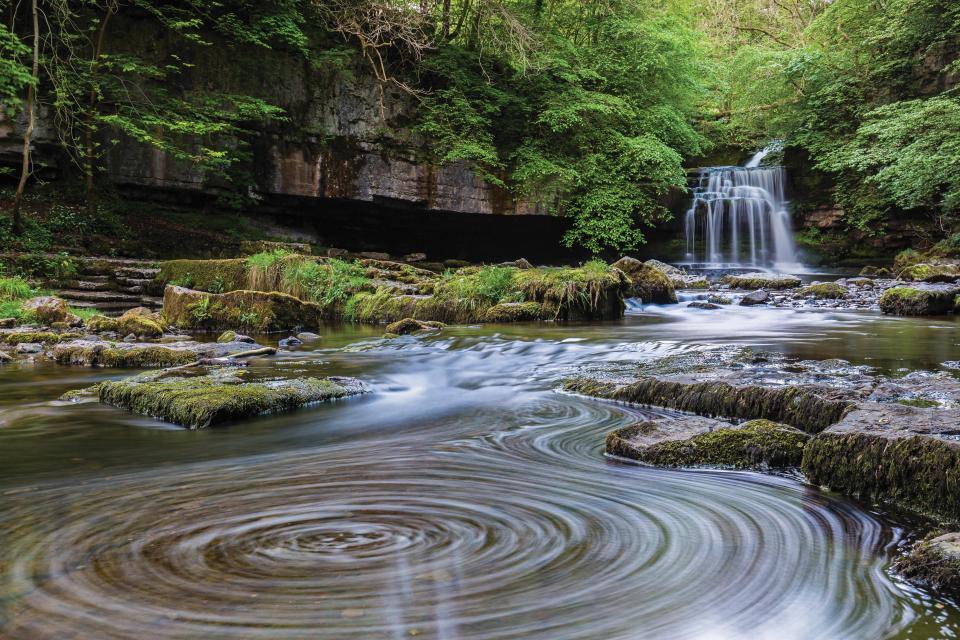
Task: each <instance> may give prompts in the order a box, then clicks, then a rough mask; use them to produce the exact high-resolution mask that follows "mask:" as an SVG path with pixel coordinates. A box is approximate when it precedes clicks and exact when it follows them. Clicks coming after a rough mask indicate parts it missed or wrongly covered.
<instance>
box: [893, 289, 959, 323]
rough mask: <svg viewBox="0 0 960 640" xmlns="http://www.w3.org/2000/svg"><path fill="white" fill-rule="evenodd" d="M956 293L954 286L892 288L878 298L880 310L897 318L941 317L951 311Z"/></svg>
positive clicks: (957, 290) (957, 291)
mask: <svg viewBox="0 0 960 640" xmlns="http://www.w3.org/2000/svg"><path fill="white" fill-rule="evenodd" d="M958 293H960V287H957V286H956V285H935V284H918V285H915V286H912V287H892V288H890V289H887V290H886V291H884V292H883V294H882V295H881V296H880V310H881V311H883V312H884V313H887V314H890V315H897V316H935V315H943V314H946V313H948V312H950V311H952V310H953V308H954V306H955V298H956V296H957V294H958Z"/></svg>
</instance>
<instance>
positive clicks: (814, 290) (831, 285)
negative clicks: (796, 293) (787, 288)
mask: <svg viewBox="0 0 960 640" xmlns="http://www.w3.org/2000/svg"><path fill="white" fill-rule="evenodd" d="M800 295H803V296H813V297H814V298H817V299H818V300H840V299H843V298H846V297H847V290H846V288H845V287H842V286H840V285H839V284H837V283H836V282H818V283H816V284H811V285H808V286H806V287H804V288H803V289H802V290H801V291H800Z"/></svg>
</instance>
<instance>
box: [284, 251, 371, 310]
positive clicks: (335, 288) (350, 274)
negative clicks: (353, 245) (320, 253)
mask: <svg viewBox="0 0 960 640" xmlns="http://www.w3.org/2000/svg"><path fill="white" fill-rule="evenodd" d="M281 282H282V285H283V291H284V292H286V293H290V294H291V295H294V296H297V297H298V298H300V299H302V300H308V301H310V302H316V303H317V304H320V305H321V306H324V307H329V306H332V305H338V304H342V303H344V302H346V300H347V299H348V298H349V297H350V296H351V295H353V294H354V293H356V292H357V291H360V290H361V289H362V288H364V287H365V286H366V285H367V282H368V279H367V277H366V275H365V274H364V269H363V267H362V266H361V265H360V264H359V263H357V262H347V261H345V260H339V259H336V258H331V259H329V260H327V261H325V262H317V261H316V260H302V261H297V262H292V263H289V264H287V265H286V266H285V268H284V271H283V276H282V280H281Z"/></svg>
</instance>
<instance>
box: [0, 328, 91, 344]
mask: <svg viewBox="0 0 960 640" xmlns="http://www.w3.org/2000/svg"><path fill="white" fill-rule="evenodd" d="M0 335H2V336H3V341H4V342H5V343H7V344H20V343H22V342H23V343H26V342H40V343H54V342H60V341H63V340H75V339H76V338H79V337H80V334H79V333H54V332H52V331H14V332H12V333H6V334H0Z"/></svg>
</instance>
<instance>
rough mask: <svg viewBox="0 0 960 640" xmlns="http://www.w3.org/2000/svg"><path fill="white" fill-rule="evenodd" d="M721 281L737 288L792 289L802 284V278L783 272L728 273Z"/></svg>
mask: <svg viewBox="0 0 960 640" xmlns="http://www.w3.org/2000/svg"><path fill="white" fill-rule="evenodd" d="M720 282H721V283H723V284H726V285H729V286H731V287H733V288H735V289H792V288H794V287H799V286H800V278H797V277H795V276H789V275H783V274H762V273H748V274H744V275H727V276H723V278H721V279H720Z"/></svg>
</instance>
